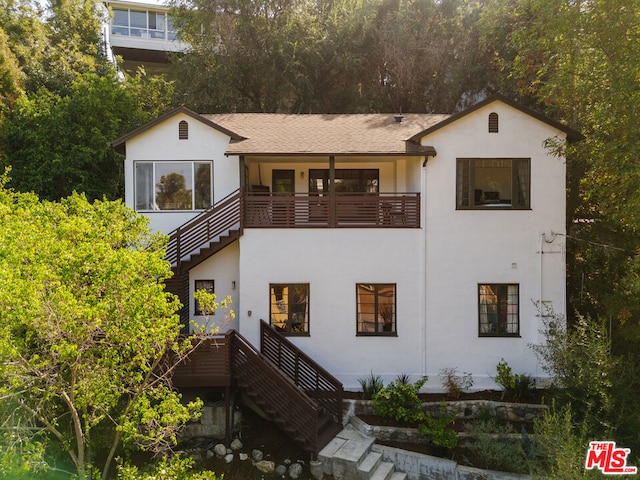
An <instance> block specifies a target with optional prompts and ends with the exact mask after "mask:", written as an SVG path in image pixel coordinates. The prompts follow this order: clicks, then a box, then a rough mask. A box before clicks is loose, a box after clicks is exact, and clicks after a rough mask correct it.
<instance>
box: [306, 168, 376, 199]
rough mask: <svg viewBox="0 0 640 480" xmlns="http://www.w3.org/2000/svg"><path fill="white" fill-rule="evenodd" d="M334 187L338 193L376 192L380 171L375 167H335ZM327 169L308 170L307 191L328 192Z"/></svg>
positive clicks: (315, 192)
mask: <svg viewBox="0 0 640 480" xmlns="http://www.w3.org/2000/svg"><path fill="white" fill-rule="evenodd" d="M335 175H336V183H335V188H336V192H338V193H345V192H346V193H351V192H354V193H378V192H379V188H380V171H379V170H378V169H377V168H337V169H336V170H335ZM329 176H330V172H329V170H328V169H314V168H312V169H310V170H309V193H312V194H320V195H322V194H328V193H329Z"/></svg>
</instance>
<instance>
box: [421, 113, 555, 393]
mask: <svg viewBox="0 0 640 480" xmlns="http://www.w3.org/2000/svg"><path fill="white" fill-rule="evenodd" d="M494 111H495V112H497V113H498V114H499V122H500V131H499V133H497V134H496V133H488V129H487V118H488V115H489V113H490V112H494ZM554 136H559V137H561V138H564V134H562V133H560V132H558V131H556V130H555V129H553V128H551V127H550V126H548V125H547V124H544V123H542V122H538V121H536V120H534V119H532V118H531V117H529V116H527V115H525V114H523V113H522V112H520V111H518V110H516V109H513V108H511V107H509V106H507V105H505V104H502V103H499V102H498V103H494V104H492V105H489V106H487V107H485V108H482V109H479V110H477V111H475V112H473V113H471V114H469V115H467V116H465V117H463V118H462V119H461V120H459V121H457V122H455V123H453V124H452V125H449V126H447V127H444V128H442V129H440V130H437V131H436V132H435V133H433V134H432V135H430V136H428V137H425V138H424V139H423V143H424V144H426V145H433V146H435V148H436V151H437V156H436V157H435V158H433V159H430V160H429V162H428V164H427V167H426V172H425V178H426V180H425V190H426V219H427V220H426V222H427V229H426V245H427V249H426V286H427V293H426V318H427V331H426V345H427V364H426V371H427V374H428V375H429V376H430V377H432V378H433V379H434V380H435V378H436V376H437V375H438V374H439V372H440V370H441V369H443V368H458V370H459V371H460V372H463V371H465V372H473V373H474V375H475V376H474V382H475V385H474V386H475V388H482V387H484V386H492V385H493V381H492V379H491V376H495V373H496V371H495V366H496V364H497V363H498V362H499V361H500V359H501V358H504V359H505V360H506V361H507V362H508V363H509V365H510V366H511V367H512V368H513V370H514V372H522V373H528V374H531V375H534V376H541V375H543V372H542V371H541V369H540V366H539V365H538V363H537V361H536V359H535V357H534V355H533V353H532V350H531V348H530V347H529V344H531V343H537V342H539V341H541V340H542V338H541V335H540V333H539V331H540V327H541V319H540V317H539V315H538V313H539V312H538V310H537V308H536V306H535V305H534V302H537V301H539V300H542V301H544V302H549V303H550V304H552V305H553V308H554V309H555V311H556V312H557V313H560V314H563V313H564V312H565V299H564V296H565V288H564V282H565V272H564V265H565V262H564V261H565V258H564V252H565V236H564V233H565V195H566V194H565V165H564V161H563V160H562V159H558V158H555V157H552V156H549V155H548V154H547V152H546V151H545V149H544V147H543V142H544V141H545V140H546V139H548V138H550V137H554ZM460 157H487V158H492V157H495V158H500V157H503V158H513V157H524V158H531V210H491V209H487V210H456V193H455V185H456V158H460ZM551 232H554V233H556V234H559V235H555V236H554V235H552V234H551ZM543 234H546V235H545V236H544V237H543ZM541 240H542V241H541ZM545 240H547V241H549V243H547V241H545ZM541 246H542V251H543V252H544V253H543V255H542V258H541V255H540V247H541ZM479 283H517V284H519V285H520V335H521V336H520V337H519V338H479V336H478V284H479ZM541 286H542V293H541V290H540V289H541ZM431 385H432V386H434V384H433V383H431Z"/></svg>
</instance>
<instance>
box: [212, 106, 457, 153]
mask: <svg viewBox="0 0 640 480" xmlns="http://www.w3.org/2000/svg"><path fill="white" fill-rule="evenodd" d="M202 116H203V117H204V118H206V119H207V120H209V121H210V122H212V123H215V124H216V125H219V126H220V127H222V128H224V129H226V130H229V131H231V132H233V133H235V134H236V135H237V136H239V137H243V138H244V139H241V140H232V141H231V143H230V144H229V147H228V148H227V154H229V155H243V154H247V155H248V154H253V155H296V154H303V155H329V154H347V155H368V154H375V155H402V154H404V155H406V154H413V155H419V154H422V155H424V154H425V153H429V152H433V148H431V147H421V146H420V145H418V144H417V143H415V142H410V141H409V139H410V138H411V137H412V136H414V135H415V134H417V133H418V132H421V131H424V130H426V129H428V128H430V127H432V126H434V125H435V124H437V123H439V122H441V121H443V120H445V119H447V118H448V117H449V115H433V114H405V115H403V118H402V122H396V121H395V119H394V115H393V114H391V113H387V114H362V115H359V114H353V115H344V114H333V115H320V114H304V115H286V114H270V113H229V114H212V115H202Z"/></svg>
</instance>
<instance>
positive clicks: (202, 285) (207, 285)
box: [193, 280, 215, 315]
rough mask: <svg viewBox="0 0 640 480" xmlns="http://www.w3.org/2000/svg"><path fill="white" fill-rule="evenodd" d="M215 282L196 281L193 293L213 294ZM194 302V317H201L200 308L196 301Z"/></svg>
mask: <svg viewBox="0 0 640 480" xmlns="http://www.w3.org/2000/svg"><path fill="white" fill-rule="evenodd" d="M214 286H215V282H214V281H213V280H196V284H195V289H194V291H195V292H197V291H198V290H205V291H206V292H207V293H215V292H214ZM193 301H194V302H195V313H194V315H202V314H203V313H202V309H201V308H200V304H199V303H198V301H197V300H196V299H194V300H193Z"/></svg>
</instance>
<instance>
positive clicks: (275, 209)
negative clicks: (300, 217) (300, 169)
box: [271, 170, 296, 226]
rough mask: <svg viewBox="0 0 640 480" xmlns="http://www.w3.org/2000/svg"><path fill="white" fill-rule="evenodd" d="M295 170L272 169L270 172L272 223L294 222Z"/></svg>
mask: <svg viewBox="0 0 640 480" xmlns="http://www.w3.org/2000/svg"><path fill="white" fill-rule="evenodd" d="M295 173H296V172H295V170H273V171H272V173H271V191H272V192H273V195H272V198H271V201H272V205H273V206H272V215H273V217H272V220H273V224H274V225H279V226H287V225H293V224H294V223H295V197H294V195H293V194H294V193H295V191H296V188H295Z"/></svg>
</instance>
